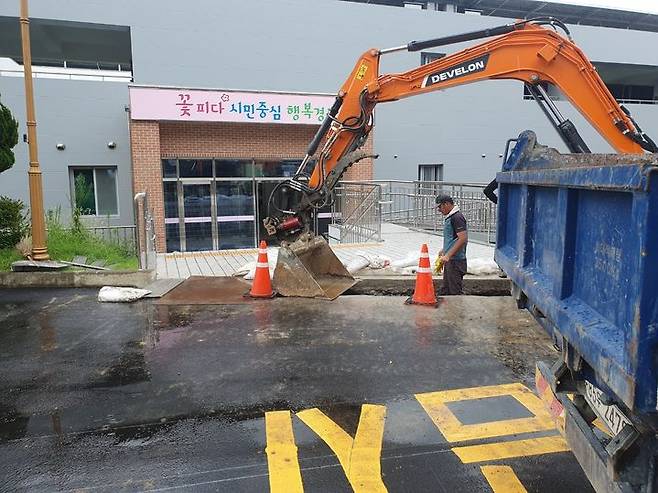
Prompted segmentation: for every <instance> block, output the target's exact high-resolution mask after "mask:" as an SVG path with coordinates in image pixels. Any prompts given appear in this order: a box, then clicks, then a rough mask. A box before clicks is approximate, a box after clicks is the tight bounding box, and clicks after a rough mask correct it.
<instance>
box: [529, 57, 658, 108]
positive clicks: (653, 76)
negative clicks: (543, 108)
mask: <svg viewBox="0 0 658 493" xmlns="http://www.w3.org/2000/svg"><path fill="white" fill-rule="evenodd" d="M593 64H594V66H595V67H596V70H597V72H598V73H599V75H600V76H601V79H603V82H605V85H606V86H607V87H608V90H609V91H610V93H611V94H612V96H613V97H614V98H615V99H616V100H617V102H619V103H621V104H658V66H653V65H636V64H630V63H608V62H593ZM541 85H542V86H544V89H546V92H547V93H548V95H549V96H550V97H551V99H553V100H556V101H559V100H565V97H564V96H563V95H562V93H561V92H560V91H559V89H558V88H557V87H555V86H554V85H553V84H549V83H546V82H542V83H541ZM523 99H532V96H531V95H530V93H529V92H528V90H527V89H526V88H525V85H524V88H523Z"/></svg>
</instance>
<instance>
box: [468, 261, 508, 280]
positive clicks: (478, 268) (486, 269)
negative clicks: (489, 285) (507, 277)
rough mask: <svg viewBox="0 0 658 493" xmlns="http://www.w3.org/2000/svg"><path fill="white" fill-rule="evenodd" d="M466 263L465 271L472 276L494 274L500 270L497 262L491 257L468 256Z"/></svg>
mask: <svg viewBox="0 0 658 493" xmlns="http://www.w3.org/2000/svg"><path fill="white" fill-rule="evenodd" d="M466 265H467V273H468V274H471V275H474V276H486V275H494V274H498V273H499V272H500V269H499V268H498V264H497V263H496V261H495V260H494V259H492V258H481V257H478V258H469V259H468V262H467V263H466Z"/></svg>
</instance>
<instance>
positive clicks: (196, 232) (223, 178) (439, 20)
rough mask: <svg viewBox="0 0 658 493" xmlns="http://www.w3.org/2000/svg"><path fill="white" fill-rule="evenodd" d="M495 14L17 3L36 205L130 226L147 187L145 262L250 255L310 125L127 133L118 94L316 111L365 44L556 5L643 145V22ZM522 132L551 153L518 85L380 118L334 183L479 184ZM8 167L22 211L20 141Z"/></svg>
mask: <svg viewBox="0 0 658 493" xmlns="http://www.w3.org/2000/svg"><path fill="white" fill-rule="evenodd" d="M506 3H507V2H504V0H499V1H498V3H497V4H496V1H495V0H487V1H484V2H465V1H456V2H452V3H447V2H425V1H417V2H397V1H386V2H384V1H372V2H369V3H366V2H360V1H341V0H277V1H274V0H249V1H245V0H222V1H221V2H217V1H214V0H195V1H194V2H183V3H181V2H176V1H174V0H166V1H163V0H141V1H140V2H131V1H128V0H114V1H113V2H112V8H111V9H110V8H107V3H106V2H101V1H99V0H91V1H90V0H85V1H82V0H58V1H57V2H52V1H50V0H31V1H30V16H31V19H32V21H31V31H32V46H33V58H34V64H35V67H34V72H35V73H36V79H35V96H36V108H37V122H38V127H37V132H38V139H39V152H40V162H41V165H42V170H43V173H44V174H43V177H44V199H45V206H46V208H47V209H50V210H54V209H58V208H59V209H61V211H62V212H61V213H62V216H63V217H64V218H67V217H68V216H69V215H70V208H71V204H72V203H75V204H76V205H77V206H78V207H81V208H82V209H83V210H84V211H85V212H86V215H88V216H89V220H91V221H96V222H98V223H103V224H105V223H107V224H113V225H126V224H133V223H134V217H133V204H132V197H133V195H134V193H136V192H140V191H147V192H148V193H149V199H150V201H151V203H152V204H153V206H154V212H155V218H156V229H157V243H158V249H159V250H160V251H165V250H169V251H175V250H192V249H211V248H229V247H236V246H253V245H255V242H256V240H257V239H258V237H259V236H260V234H261V233H260V232H259V226H258V224H259V219H260V216H262V214H263V211H262V210H260V209H261V207H262V204H263V203H264V202H265V200H264V198H263V197H264V196H265V195H266V194H267V191H268V187H267V186H266V185H262V183H266V182H267V181H268V180H269V181H271V182H272V183H274V182H276V181H277V180H279V181H280V180H281V179H284V178H285V177H286V176H287V175H288V174H289V173H290V170H291V169H293V168H294V167H295V164H296V163H298V162H299V160H300V159H301V158H302V157H303V155H304V153H305V150H306V145H307V143H308V142H309V141H310V139H311V137H312V136H313V134H314V132H315V130H316V129H317V128H318V125H319V122H318V121H317V120H313V121H311V120H310V119H309V120H308V121H306V122H305V123H304V124H301V123H297V122H294V123H291V122H288V123H285V122H284V123H281V122H279V121H265V120H263V121H251V120H249V121H220V120H204V119H199V120H194V121H193V120H189V121H180V120H176V119H174V118H168V117H166V115H165V117H163V118H161V117H160V116H158V115H154V116H153V117H152V119H138V118H136V117H135V113H134V111H135V108H133V102H132V101H131V91H133V90H135V89H138V88H140V87H141V88H151V89H155V88H167V89H168V90H172V91H174V93H173V94H174V95H175V97H179V96H178V95H179V94H185V91H193V90H207V91H210V92H213V93H217V94H218V95H219V97H221V94H223V93H227V94H228V93H231V94H233V93H236V94H237V93H239V94H256V95H258V96H259V97H258V98H257V102H258V101H260V100H265V99H267V97H269V96H271V95H274V94H285V95H288V96H289V97H292V96H294V95H296V94H303V95H312V96H313V97H319V98H323V97H324V98H328V99H330V98H331V97H332V95H334V94H335V93H336V91H337V89H338V88H339V87H340V85H341V84H342V82H343V80H344V78H345V77H346V76H347V74H349V73H350V71H351V70H352V68H353V65H354V63H355V61H356V60H357V58H358V56H359V55H360V54H361V53H362V52H364V51H365V50H367V49H369V48H371V47H376V48H386V47H392V46H399V45H402V44H406V43H407V42H409V41H411V40H420V39H429V38H435V37H439V36H445V35H449V34H455V33H462V32H468V31H474V30H479V29H483V28H487V27H492V26H497V25H501V24H506V23H509V22H510V18H513V17H525V16H529V17H532V16H534V15H535V14H536V15H551V14H554V15H558V16H559V14H560V9H562V12H563V13H564V15H565V16H567V17H568V20H570V21H571V22H575V20H576V19H583V23H586V21H585V20H586V19H588V18H589V19H593V21H592V22H590V23H591V24H595V25H570V29H571V31H572V35H573V37H574V40H575V42H576V43H577V44H578V46H579V47H580V48H582V49H583V51H584V52H585V53H586V54H587V56H588V57H589V58H590V59H591V60H592V61H593V62H594V63H595V65H596V66H597V68H598V70H599V72H600V74H601V75H602V77H603V79H604V80H605V81H606V83H608V85H609V87H610V88H611V89H612V90H613V93H614V94H615V96H616V97H618V98H619V99H620V100H623V101H624V102H625V103H626V105H627V107H628V108H629V109H630V110H631V111H632V112H633V115H634V117H635V118H636V120H637V121H638V122H639V123H640V125H641V126H642V127H643V128H644V130H646V131H647V133H648V134H649V135H653V136H655V132H658V105H656V104H655V103H656V102H657V99H658V52H656V50H653V49H649V48H650V47H653V46H656V45H657V44H658V16H656V15H649V14H646V15H644V16H642V15H640V14H637V15H636V16H635V17H633V16H632V15H631V16H629V17H628V20H627V21H625V22H626V24H624V25H621V24H620V19H622V18H623V17H624V16H625V15H626V14H627V13H622V12H615V11H608V10H605V9H594V8H589V7H588V8H586V7H580V9H581V10H577V8H576V7H575V6H563V5H560V4H551V3H550V2H532V1H531V0H524V1H519V2H512V3H514V4H515V5H516V8H517V11H507V10H504V9H505V4H506ZM383 4H386V5H383ZM477 5H480V6H486V9H485V8H483V9H481V10H477V8H476V6H477ZM540 6H541V7H540ZM18 8H19V3H18V1H16V2H3V3H2V4H1V5H0V98H1V100H2V102H3V103H4V104H5V105H6V106H8V107H9V108H10V109H11V110H12V111H13V113H14V115H15V116H16V118H17V120H19V123H20V126H21V132H25V109H24V108H25V107H24V89H23V80H22V78H21V77H22V67H21V65H20V63H21V54H20V38H19V37H18V29H19V28H18ZM551 8H552V9H553V10H551ZM569 8H570V9H571V10H564V9H569ZM518 9H521V10H518ZM533 10H534V11H537V12H535V13H534V14H533V13H532V11H533ZM538 10H541V11H540V12H539V11H538ZM523 12H526V15H519V14H522V13H523ZM498 15H501V16H502V17H497V16H498ZM594 21H596V22H594ZM608 25H609V26H616V27H614V28H613V27H605V26H608ZM620 27H625V29H620ZM468 45H469V43H462V44H457V45H453V46H447V47H442V48H440V49H437V50H429V52H424V53H406V52H401V53H394V54H390V55H386V56H384V57H383V58H382V64H381V72H382V73H391V72H400V71H405V70H408V69H411V68H413V67H415V66H418V65H419V64H421V63H424V62H426V61H430V60H432V59H435V58H437V57H441V56H442V55H445V54H447V53H452V52H455V51H458V50H460V49H462V48H465V47H467V46H468ZM204 88H209V89H204ZM180 102H182V101H180ZM194 103H195V104H197V105H198V104H201V103H203V101H199V102H197V101H195V102H194ZM556 104H557V105H558V107H559V108H560V110H561V111H562V112H563V113H564V115H565V116H567V117H568V118H571V119H572V120H573V121H574V123H575V124H576V126H577V127H578V128H579V130H580V131H581V134H582V135H583V137H584V139H585V141H586V142H587V143H588V144H589V145H590V147H591V148H592V150H593V151H594V152H610V151H611V148H610V147H609V146H608V144H607V143H605V142H604V141H603V139H602V138H601V137H600V136H598V134H597V133H596V132H595V131H594V130H593V129H592V128H591V127H590V126H589V124H588V123H587V122H585V121H584V119H583V118H582V117H580V115H579V114H578V113H577V112H576V111H575V110H574V109H573V108H572V107H571V106H570V105H569V104H568V103H567V102H566V101H559V100H558V101H557V103H556ZM288 106H292V107H294V106H295V104H285V108H282V113H285V112H287V111H288ZM209 108H210V109H209V113H211V112H212V108H211V107H209ZM302 108H303V106H302ZM254 110H255V108H254ZM227 111H230V108H229V110H227ZM256 120H257V119H256ZM525 129H533V130H535V131H536V132H537V134H538V136H539V139H540V141H541V142H542V143H545V144H548V145H551V146H554V147H556V148H558V149H560V150H563V151H564V150H565V148H564V145H563V144H562V143H561V141H560V140H559V138H558V136H557V135H556V134H555V131H554V130H553V128H552V127H551V125H550V124H549V123H548V121H546V119H545V117H544V115H543V114H542V113H541V111H540V109H539V108H538V107H537V105H536V104H535V103H534V102H533V101H531V100H529V99H528V98H527V97H526V95H524V90H523V86H522V85H521V84H520V83H518V82H515V81H486V82H482V83H479V84H472V85H466V86H459V87H455V88H452V89H448V90H445V91H437V92H435V93H429V94H425V95H422V96H419V97H414V98H409V99H406V100H402V101H397V102H393V103H386V104H382V105H380V106H379V107H378V108H377V110H376V126H375V130H374V131H373V134H372V136H373V139H372V140H371V141H370V142H369V145H370V146H372V147H373V148H374V151H375V152H377V153H378V154H379V155H380V157H379V159H378V160H377V161H376V163H374V165H373V164H372V163H364V164H361V165H359V166H358V167H356V168H354V169H352V170H350V173H351V174H350V175H348V178H351V179H369V178H373V177H374V178H376V179H407V180H412V179H419V178H425V179H437V178H443V179H445V180H449V181H464V182H488V181H489V180H490V179H491V178H492V177H493V176H494V174H495V173H496V171H497V170H498V169H500V165H501V162H500V161H501V156H502V153H503V149H504V146H505V142H506V141H507V139H509V138H511V137H515V136H516V135H518V133H520V132H521V131H522V130H525ZM16 158H17V159H16V161H17V163H16V165H15V166H14V168H13V169H11V170H9V171H7V172H5V173H3V174H2V175H0V194H1V195H9V196H12V197H16V198H22V199H24V200H25V201H27V197H28V190H27V146H26V145H24V144H22V143H21V144H19V146H17V148H16ZM195 173H197V174H195ZM198 173H201V174H202V175H198ZM227 173H228V174H227ZM195 180H196V181H195ZM248 182H249V183H251V184H250V185H249V186H246V184H247V183H248ZM256 182H258V184H257V183H256ZM270 187H271V185H270ZM174 192H175V194H174ZM186 196H187V197H188V199H189V200H187V201H186ZM236 197H237V198H236ZM238 203H240V204H241V205H236V204H238ZM249 203H251V206H249V205H248V204H249ZM181 215H182V216H183V217H181ZM199 218H201V219H199Z"/></svg>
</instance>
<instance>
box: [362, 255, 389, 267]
mask: <svg viewBox="0 0 658 493" xmlns="http://www.w3.org/2000/svg"><path fill="white" fill-rule="evenodd" d="M365 257H366V258H367V259H368V260H369V261H370V265H369V266H368V267H370V268H371V269H383V268H384V267H388V266H389V265H391V259H390V258H388V257H386V256H384V255H378V254H366V255H365Z"/></svg>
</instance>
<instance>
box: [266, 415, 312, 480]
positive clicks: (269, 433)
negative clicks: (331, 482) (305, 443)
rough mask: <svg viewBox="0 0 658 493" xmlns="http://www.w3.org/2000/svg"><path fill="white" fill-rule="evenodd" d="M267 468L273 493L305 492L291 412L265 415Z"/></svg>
mask: <svg viewBox="0 0 658 493" xmlns="http://www.w3.org/2000/svg"><path fill="white" fill-rule="evenodd" d="M265 434H266V437H267V446H266V448H265V452H266V453H267V468H268V470H269V477H270V491H271V492H272V493H279V492H281V493H297V492H303V491H304V486H303V485H302V475H301V472H300V470H299V460H298V459H297V445H295V437H294V435H293V432H292V418H291V417H290V411H271V412H267V413H265Z"/></svg>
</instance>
